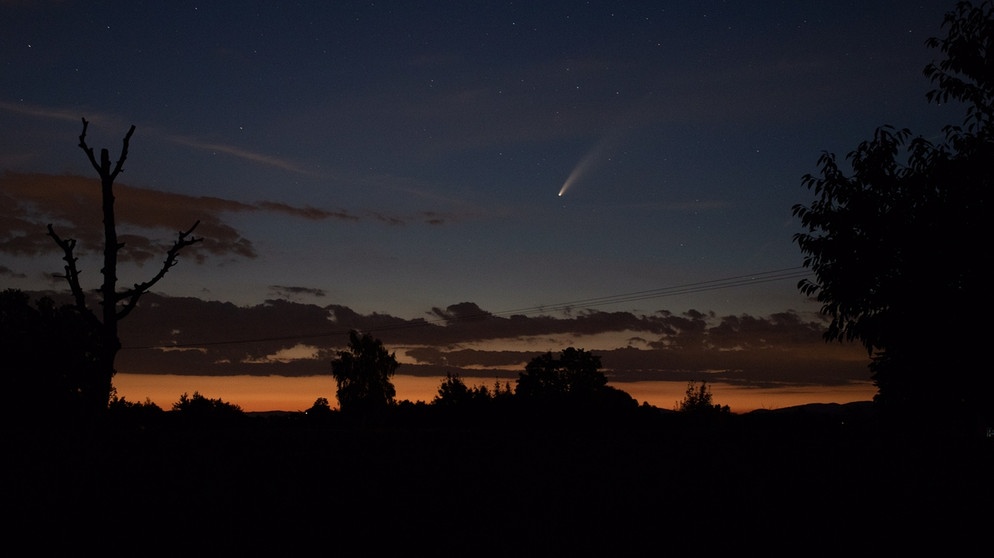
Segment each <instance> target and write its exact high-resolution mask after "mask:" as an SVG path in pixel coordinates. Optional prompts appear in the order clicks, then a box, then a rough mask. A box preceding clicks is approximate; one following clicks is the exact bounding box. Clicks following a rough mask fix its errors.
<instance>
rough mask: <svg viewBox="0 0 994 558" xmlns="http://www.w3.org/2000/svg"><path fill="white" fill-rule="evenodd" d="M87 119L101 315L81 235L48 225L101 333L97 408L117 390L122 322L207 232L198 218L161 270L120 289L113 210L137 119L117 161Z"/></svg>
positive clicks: (75, 291)
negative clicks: (90, 288) (84, 271)
mask: <svg viewBox="0 0 994 558" xmlns="http://www.w3.org/2000/svg"><path fill="white" fill-rule="evenodd" d="M82 120H83V131H82V132H81V133H80V135H79V147H80V149H82V150H83V152H84V153H86V156H87V157H88V158H89V160H90V163H91V164H92V165H93V168H94V169H96V171H97V174H98V175H99V176H100V184H101V198H102V212H103V225H104V249H103V268H102V269H101V270H100V273H101V274H102V275H103V284H102V285H101V287H100V298H101V301H100V305H101V306H102V312H101V313H102V316H101V317H100V318H98V317H97V314H96V313H95V312H94V311H93V310H91V309H90V307H89V306H87V303H86V294H85V293H84V291H83V288H82V286H81V285H80V281H79V273H80V272H79V268H78V267H77V265H76V262H77V260H78V258H77V257H76V255H75V248H76V240H75V239H72V238H65V239H63V238H62V237H60V236H59V235H58V234H57V233H56V232H55V229H54V228H53V227H52V225H51V224H49V225H48V236H50V237H52V239H53V240H54V241H55V243H56V244H58V246H59V248H61V249H62V251H63V257H62V259H63V260H64V261H65V273H64V274H63V275H61V276H58V277H62V278H64V279H65V280H66V282H67V283H68V284H69V289H70V291H71V292H72V296H73V299H74V301H75V307H76V308H77V309H78V310H79V312H80V313H81V314H83V316H85V318H86V320H87V321H88V323H89V324H90V325H91V326H92V327H93V328H95V329H96V331H97V332H98V333H99V335H98V338H99V346H98V347H97V348H96V353H97V355H96V357H97V358H96V361H97V366H96V367H95V369H94V371H93V374H94V375H95V376H96V377H95V378H93V380H94V381H93V383H92V384H91V385H92V386H94V388H93V393H91V394H84V398H85V399H86V400H87V402H88V406H92V407H91V409H92V410H94V411H99V410H100V409H105V408H106V407H107V404H108V402H109V400H110V395H111V392H112V380H113V377H114V374H115V372H116V370H115V368H114V360H115V359H116V357H117V353H118V351H119V350H120V349H121V341H120V338H119V337H118V324H119V322H120V321H121V320H122V319H124V318H125V317H126V316H127V315H128V314H130V313H131V311H132V310H134V308H135V306H136V305H137V304H138V300H139V299H140V298H141V296H142V295H143V294H145V293H147V292H148V291H149V289H151V288H152V286H153V285H155V284H156V283H158V282H159V280H161V279H162V278H163V277H164V276H165V275H166V273H167V272H168V271H169V269H170V268H172V267H173V266H174V265H176V263H177V257H178V256H179V252H180V250H182V249H183V248H186V247H187V246H190V245H192V244H195V243H197V242H200V241H201V240H203V238H198V237H195V236H193V230H194V229H195V228H197V225H199V224H200V221H197V222H195V223H194V224H193V226H192V227H190V228H189V229H187V230H186V231H180V232H179V233H178V238H177V239H176V241H175V242H174V243H173V245H172V247H171V248H170V249H169V251H168V252H167V253H166V259H165V261H164V262H163V263H162V267H161V268H160V269H159V271H158V273H156V274H155V275H154V276H153V277H152V278H151V279H149V280H148V281H145V282H144V283H135V285H134V286H133V287H131V288H128V289H124V290H121V291H118V288H117V263H118V252H119V251H120V250H121V249H122V248H123V247H124V243H122V242H119V241H118V238H117V223H116V220H115V216H114V180H115V179H116V178H117V176H118V175H119V174H121V172H122V171H123V170H124V162H125V161H126V160H127V158H128V145H129V143H130V141H131V136H132V134H134V132H135V126H134V125H132V126H131V128H130V129H129V130H128V133H127V134H126V135H125V136H124V145H123V147H122V148H121V154H120V157H118V159H117V162H116V163H114V165H113V167H112V166H111V161H110V155H109V153H108V151H107V149H101V150H100V160H99V161H97V159H96V157H95V156H94V154H93V148H91V147H90V146H89V145H87V143H86V130H87V127H88V125H89V122H87V120H86V118H83V119H82Z"/></svg>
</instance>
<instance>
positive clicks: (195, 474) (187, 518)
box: [3, 407, 994, 556]
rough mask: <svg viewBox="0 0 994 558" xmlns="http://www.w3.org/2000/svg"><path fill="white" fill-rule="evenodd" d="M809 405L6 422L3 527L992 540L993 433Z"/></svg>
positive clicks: (814, 543)
mask: <svg viewBox="0 0 994 558" xmlns="http://www.w3.org/2000/svg"><path fill="white" fill-rule="evenodd" d="M825 410H826V409H820V411H822V412H815V411H811V410H808V411H806V412H800V411H798V412H777V413H769V412H768V413H752V414H749V415H741V416H738V415H733V416H732V417H728V419H727V420H725V421H721V422H712V423H696V422H690V421H686V420H681V419H680V418H679V417H677V416H675V415H673V414H670V415H667V416H661V417H657V418H656V419H654V420H647V421H644V422H636V423H625V424H615V425H612V426H597V425H590V424H587V425H574V426H567V425H563V424H558V425H556V426H552V425H548V424H546V425H543V424H531V425H529V424H521V423H519V424H513V425H505V426H501V425H500V424H488V425H486V426H482V425H475V426H469V425H463V426H460V425H458V424H456V425H452V424H449V425H445V426H440V425H437V424H435V425H428V424H412V425H406V426H405V425H403V424H391V425H380V426H370V425H366V426H361V425H344V424H341V423H336V422H334V421H330V422H327V423H318V422H314V421H307V420H303V419H302V418H300V417H295V416H256V417H251V418H248V419H246V420H243V421H240V422H239V423H237V424H196V423H191V422H185V423H179V422H175V423H171V424H155V425H151V426H150V425H130V426H129V425H116V426H113V427H103V428H100V429H89V430H87V431H86V432H76V433H73V434H66V433H55V432H52V431H51V430H48V429H44V428H42V429H37V430H34V431H30V432H28V431H26V430H24V429H20V428H12V429H10V430H11V431H10V433H8V435H7V449H8V450H9V454H8V456H7V457H6V459H5V460H6V462H7V463H6V465H7V468H8V473H7V475H6V477H5V487H4V494H3V498H4V506H5V508H6V510H7V512H8V514H7V518H8V519H6V520H5V523H4V532H5V533H4V534H5V539H6V542H7V543H8V545H9V546H10V547H12V548H20V549H22V550H21V551H20V552H21V553H22V554H26V555H52V554H55V553H59V554H65V553H68V552H72V553H73V554H84V555H87V556H89V555H94V554H97V555H107V554H110V555H129V556H131V555H138V556H147V555H210V554H218V555H225V556H227V555H239V554H242V555H252V556H259V555H276V556H292V555H299V554H305V553H306V554H311V553H313V554H320V555H344V556H385V555H391V554H392V555H415V556H428V555H435V556H566V555H581V556H628V555H652V556H664V555H669V556H686V555H692V554H697V555H708V556H713V555H732V554H750V555H751V554H756V553H762V554H766V555H769V554H779V555H784V554H790V555H796V556H815V555H825V556H835V555H854V554H855V555H865V554H869V553H879V554H883V555H893V554H895V553H896V552H899V551H905V550H908V549H917V550H924V549H927V548H934V547H930V545H940V546H941V547H942V548H943V553H942V554H943V555H945V556H954V555H960V552H959V550H961V549H966V548H974V547H975V545H977V544H979V545H981V546H980V547H979V548H980V549H986V551H989V550H990V542H991V532H992V530H994V522H992V519H994V513H992V494H994V490H992V482H991V481H992V471H994V469H992V464H994V459H992V456H994V443H992V442H991V439H988V438H986V437H983V436H979V437H959V436H945V435H934V434H926V435H920V434H915V433H910V432H901V431H900V429H897V431H895V430H894V429H892V428H886V429H885V428H882V427H881V426H880V425H879V424H878V423H877V421H876V420H874V419H873V418H872V416H869V415H867V414H866V413H865V409H864V410H860V412H858V413H855V414H852V413H849V414H846V413H847V412H848V411H847V410H846V409H844V408H842V407H839V408H833V409H829V410H831V411H832V412H831V413H826V412H823V411H825ZM844 411H845V412H844ZM986 551H985V550H981V551H980V553H981V555H983V554H985V553H986Z"/></svg>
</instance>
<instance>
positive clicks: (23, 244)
mask: <svg viewBox="0 0 994 558" xmlns="http://www.w3.org/2000/svg"><path fill="white" fill-rule="evenodd" d="M114 195H115V199H116V200H115V208H116V214H115V218H116V220H117V224H118V234H119V235H120V237H121V240H122V241H124V247H123V249H122V250H121V252H120V259H121V261H131V262H135V263H138V264H143V263H145V262H147V261H149V260H152V259H159V258H161V257H163V255H164V253H165V250H166V249H168V247H169V246H170V245H171V244H172V242H173V240H175V238H176V237H175V235H176V233H177V232H178V231H179V230H187V229H189V227H190V226H192V225H193V224H194V223H196V222H198V221H199V225H198V226H197V229H196V230H195V231H194V234H195V235H196V236H199V237H203V238H204V240H203V242H201V243H198V244H196V245H194V246H191V247H189V248H188V249H187V250H185V251H184V255H190V256H192V257H193V258H195V259H196V260H197V261H198V262H203V261H204V260H206V259H207V258H208V257H210V256H216V257H223V258H227V257H237V258H247V259H254V258H257V257H258V256H259V254H258V252H257V250H256V247H255V244H254V242H253V241H252V239H250V238H247V237H246V236H244V235H243V234H242V232H241V231H239V230H238V229H236V228H235V227H234V226H232V225H231V224H229V223H228V222H227V216H228V214H233V213H245V212H257V213H276V214H282V215H289V216H291V217H294V218H300V219H307V220H311V221H322V220H338V221H349V222H354V221H359V220H360V217H358V216H357V215H354V214H353V213H351V212H350V211H348V210H344V209H338V210H328V209H321V208H316V207H311V206H306V207H295V206H292V205H288V204H286V203H282V202H274V201H259V202H255V203H245V202H241V201H235V200H229V199H223V198H217V197H209V196H188V195H185V194H177V193H172V192H163V191H159V190H151V189H146V188H138V187H134V186H130V185H128V184H126V183H117V184H115V185H114ZM370 217H371V218H373V219H374V220H377V221H380V222H384V223H387V224H391V225H402V224H404V222H405V221H404V219H401V218H399V217H392V216H388V215H382V214H372V215H370ZM426 217H427V222H428V223H429V224H438V223H440V222H441V218H439V217H438V216H437V215H432V214H427V215H426ZM102 219H103V217H102V213H101V198H100V182H99V181H98V180H97V179H96V178H89V177H82V176H77V175H53V174H41V173H13V172H6V173H4V174H3V175H0V253H5V254H10V255H14V256H29V257H30V256H35V255H41V254H48V253H51V252H53V251H55V250H56V246H55V244H54V243H53V242H52V239H51V238H48V236H47V234H46V227H47V225H48V224H49V223H51V224H53V225H54V227H55V230H56V232H57V233H58V234H59V235H60V236H61V237H63V238H74V239H76V240H77V241H78V244H77V246H78V248H77V249H78V253H77V255H84V254H87V253H97V252H99V250H101V249H102V248H101V247H102V246H103V227H102V225H101V223H102ZM153 239H155V240H153Z"/></svg>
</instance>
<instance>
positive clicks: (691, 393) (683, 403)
mask: <svg viewBox="0 0 994 558" xmlns="http://www.w3.org/2000/svg"><path fill="white" fill-rule="evenodd" d="M676 410H677V411H680V412H682V413H688V414H695V415H713V414H725V415H727V414H729V413H730V412H731V408H730V407H729V406H728V405H720V404H717V403H715V402H714V394H712V393H711V388H709V387H708V383H707V382H706V381H704V382H701V385H700V387H698V386H697V383H696V382H690V383H688V384H687V391H686V392H685V393H684V396H683V399H682V400H680V402H679V403H677V408H676Z"/></svg>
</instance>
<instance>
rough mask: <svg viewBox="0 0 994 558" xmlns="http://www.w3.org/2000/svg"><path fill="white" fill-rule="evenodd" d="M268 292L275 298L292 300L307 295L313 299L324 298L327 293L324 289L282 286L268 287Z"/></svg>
mask: <svg viewBox="0 0 994 558" xmlns="http://www.w3.org/2000/svg"><path fill="white" fill-rule="evenodd" d="M269 290H270V291H272V292H273V293H274V294H276V296H278V297H283V298H293V297H295V296H297V295H309V296H313V297H318V298H321V297H324V296H325V295H326V294H327V293H326V292H325V290H324V289H315V288H312V287H287V286H283V285H270V286H269Z"/></svg>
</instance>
